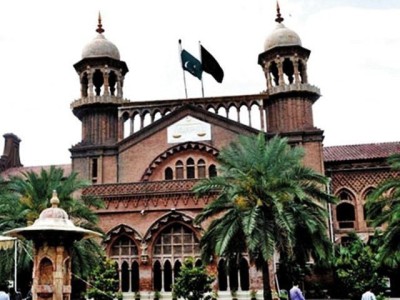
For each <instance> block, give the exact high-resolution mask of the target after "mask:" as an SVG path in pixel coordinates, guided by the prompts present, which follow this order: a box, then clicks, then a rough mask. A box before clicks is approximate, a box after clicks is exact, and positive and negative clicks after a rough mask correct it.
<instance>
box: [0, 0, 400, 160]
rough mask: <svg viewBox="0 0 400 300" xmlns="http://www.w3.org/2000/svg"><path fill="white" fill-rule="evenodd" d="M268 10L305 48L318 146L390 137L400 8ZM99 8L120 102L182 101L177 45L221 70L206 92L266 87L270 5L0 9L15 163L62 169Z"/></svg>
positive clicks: (21, 0) (5, 99)
mask: <svg viewBox="0 0 400 300" xmlns="http://www.w3.org/2000/svg"><path fill="white" fill-rule="evenodd" d="M279 3H280V7H281V13H282V16H283V17H284V19H285V20H284V22H283V23H284V24H285V26H286V27H288V28H290V29H292V30H294V31H295V32H296V33H297V34H298V35H299V36H300V38H301V40H302V44H303V47H305V48H307V49H310V50H311V55H310V58H309V61H308V69H307V70H308V77H309V83H310V84H313V85H315V86H318V87H319V88H320V89H321V94H322V96H321V98H320V99H319V100H318V101H317V102H316V103H315V104H314V125H315V126H316V127H318V128H320V129H322V130H324V135H325V140H324V146H333V145H346V144H363V143H380V142H393V141H400V132H399V130H398V129H399V125H398V116H399V107H400V105H399V102H400V92H399V88H398V87H399V86H400V57H399V53H400V30H399V28H400V1H398V0H379V1H376V0H280V1H279ZM99 12H101V16H102V23H103V28H104V29H105V32H104V35H105V37H106V38H107V39H108V40H109V41H111V42H112V43H114V44H115V45H116V46H117V47H118V49H119V51H120V54H121V60H123V61H125V62H126V63H127V65H128V68H129V72H128V73H127V74H126V76H125V82H124V97H125V98H127V99H129V100H131V101H142V100H162V99H180V98H184V97H185V90H184V83H183V71H182V68H181V65H180V58H179V47H178V40H179V39H182V45H183V48H184V49H186V50H187V51H189V52H190V53H191V54H193V55H194V56H197V57H199V41H201V44H202V45H203V46H204V47H205V48H206V49H207V50H208V51H209V52H210V53H211V54H212V55H213V56H214V57H215V58H216V59H217V60H218V62H219V63H220V65H221V67H222V68H223V70H224V73H225V77H224V80H223V82H222V83H221V84H219V83H217V82H216V81H215V80H214V79H213V78H212V77H211V76H210V75H209V74H206V73H205V74H204V75H203V84H204V92H205V96H210V97H212V96H229V95H240V94H257V93H260V92H261V91H264V90H265V89H266V82H265V77H264V74H263V72H262V69H261V67H260V66H259V65H258V64H257V58H258V55H259V54H260V53H262V52H263V51H264V49H263V45H264V41H265V39H266V38H267V36H268V35H269V34H270V33H271V32H272V31H273V30H274V28H275V27H276V23H275V21H274V19H275V16H276V1H275V0H169V1H165V0H147V1H132V0H113V1H110V0H84V1H82V0H58V1H54V0H35V1H31V0H13V1H1V2H0V66H1V67H0V68H1V69H0V89H1V94H0V95H1V96H0V134H1V135H3V134H5V133H14V134H16V135H17V136H18V137H19V138H20V139H21V144H20V155H21V162H22V164H23V165H24V166H40V165H52V164H68V163H70V162H71V160H70V152H69V150H68V149H69V148H70V147H71V146H72V145H74V144H76V143H78V142H79V141H80V139H81V124H80V122H79V120H78V119H77V118H76V117H75V116H74V115H73V114H72V111H71V109H70V103H71V102H72V101H74V100H75V99H78V98H79V97H80V84H79V78H78V74H77V73H76V71H75V70H74V68H73V64H75V63H76V62H78V61H80V60H81V52H82V49H83V48H84V46H85V45H86V44H88V43H89V42H90V41H91V40H92V39H93V38H95V37H96V35H97V33H96V32H95V29H96V27H97V17H98V13H99ZM185 77H186V83H187V90H188V96H189V98H190V97H200V96H201V84H200V81H199V80H198V79H197V78H195V77H193V76H192V75H190V74H189V73H187V72H186V75H185ZM0 147H1V148H0V151H1V149H2V148H3V147H4V140H3V139H0ZM1 153H2V152H1ZM1 153H0V155H1Z"/></svg>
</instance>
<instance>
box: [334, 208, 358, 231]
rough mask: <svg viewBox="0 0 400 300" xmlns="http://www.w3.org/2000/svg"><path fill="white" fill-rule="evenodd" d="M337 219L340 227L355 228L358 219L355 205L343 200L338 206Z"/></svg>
mask: <svg viewBox="0 0 400 300" xmlns="http://www.w3.org/2000/svg"><path fill="white" fill-rule="evenodd" d="M336 220H337V221H338V223H339V228H341V229H343V228H354V222H355V220H356V217H355V211H354V206H353V205H352V204H350V203H347V202H343V203H340V204H338V206H337V207H336Z"/></svg>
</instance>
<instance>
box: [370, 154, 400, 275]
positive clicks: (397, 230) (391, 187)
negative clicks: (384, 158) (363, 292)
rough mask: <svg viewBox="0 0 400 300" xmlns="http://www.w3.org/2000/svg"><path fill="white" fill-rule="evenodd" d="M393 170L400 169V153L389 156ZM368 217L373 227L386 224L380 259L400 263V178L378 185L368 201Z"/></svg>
mask: <svg viewBox="0 0 400 300" xmlns="http://www.w3.org/2000/svg"><path fill="white" fill-rule="evenodd" d="M388 162H389V164H390V166H391V168H392V170H393V171H397V172H398V171H400V154H393V155H392V156H390V157H389V158H388ZM366 208H367V218H368V219H369V220H370V222H371V225H372V226H373V227H379V226H382V225H385V226H386V228H385V230H384V232H383V237H382V238H383V245H382V246H381V248H380V250H379V258H380V261H381V262H382V263H383V264H384V265H386V266H389V267H392V268H397V267H398V266H399V264H400V244H399V240H400V180H399V178H398V177H397V176H396V177H392V178H389V179H387V180H385V181H383V182H382V183H381V184H379V185H378V186H377V188H376V189H375V190H374V191H373V192H372V193H371V194H370V195H369V197H368V199H367V203H366Z"/></svg>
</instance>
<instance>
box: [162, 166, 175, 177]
mask: <svg viewBox="0 0 400 300" xmlns="http://www.w3.org/2000/svg"><path fill="white" fill-rule="evenodd" d="M164 172H165V174H164V175H165V176H164V177H165V180H172V179H174V171H172V169H171V168H170V167H168V168H166V169H165V171H164Z"/></svg>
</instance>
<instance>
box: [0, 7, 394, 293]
mask: <svg viewBox="0 0 400 300" xmlns="http://www.w3.org/2000/svg"><path fill="white" fill-rule="evenodd" d="M276 21H277V27H276V29H275V30H274V31H273V32H272V33H271V35H270V36H269V37H268V38H267V40H266V42H265V47H264V50H265V51H264V52H263V53H261V54H259V57H258V63H259V65H260V66H261V70H262V72H263V73H264V74H262V73H261V72H260V76H265V78H266V91H265V92H264V93H261V94H253V95H236V96H226V97H207V98H191V99H175V100H160V101H138V102H131V101H129V100H126V99H125V98H124V97H123V87H124V77H125V76H126V75H127V73H128V66H127V65H126V63H125V62H124V61H123V60H121V58H120V55H119V51H118V48H117V47H116V46H115V45H114V44H112V43H111V42H110V41H108V40H107V39H106V38H105V37H104V35H103V29H102V26H101V23H99V26H98V29H97V32H98V35H97V37H96V38H95V39H94V40H93V41H92V42H91V43H89V44H88V45H87V46H86V47H85V48H84V50H83V53H82V59H81V60H80V61H79V62H77V63H76V64H75V65H74V67H75V69H76V71H77V73H78V75H79V84H80V90H81V96H80V98H79V99H78V100H75V101H74V102H73V103H71V109H72V111H73V113H74V115H75V116H76V117H77V118H78V119H79V120H80V121H81V122H82V139H81V141H80V142H79V143H77V144H76V145H74V146H73V147H72V148H71V149H70V151H71V159H72V162H71V166H63V167H64V168H65V169H66V171H67V172H70V171H71V170H73V171H76V172H78V173H79V174H80V176H81V177H82V178H85V179H89V180H91V182H92V183H93V185H92V186H91V187H89V188H87V189H86V190H84V191H83V193H84V194H96V195H98V196H101V197H102V198H103V199H104V200H105V203H106V208H105V209H103V210H99V211H97V213H98V214H99V216H100V226H101V227H102V229H103V230H104V232H106V237H105V239H104V246H105V249H106V252H107V255H108V256H109V257H111V258H112V259H114V260H116V261H117V262H118V265H119V270H120V279H121V280H120V285H121V290H122V291H123V292H126V293H133V292H136V291H140V292H141V293H145V292H146V291H154V290H159V291H163V292H170V290H171V288H170V286H171V283H173V281H174V276H175V274H176V273H177V272H178V271H179V268H180V266H181V264H182V261H183V260H184V259H185V257H189V256H194V257H196V258H199V257H200V253H199V247H198V243H199V239H200V237H201V235H202V230H203V229H205V228H206V226H207V224H203V225H202V226H201V227H199V226H195V225H194V224H193V219H194V217H195V216H196V214H197V213H198V212H199V211H200V210H201V209H202V208H203V207H204V206H205V205H206V204H207V203H209V202H210V201H212V198H213V195H209V196H208V197H203V198H200V199H198V198H196V197H194V195H193V193H192V192H191V189H192V187H193V186H194V185H195V184H196V182H197V181H198V180H200V179H201V178H205V177H211V176H215V175H216V174H217V172H218V168H217V167H218V164H217V160H216V158H217V156H218V153H219V151H220V149H222V148H223V147H225V146H226V145H228V144H229V143H230V142H231V141H233V140H235V139H236V138H237V136H238V135H250V134H257V133H259V132H260V131H263V132H265V133H266V135H267V136H273V135H276V134H279V135H281V136H285V137H287V138H288V139H289V142H290V143H291V144H293V145H298V146H301V147H304V149H305V152H306V156H305V160H304V164H305V165H307V166H310V167H312V168H314V169H315V170H316V171H319V172H321V173H324V172H325V174H326V175H327V176H329V177H331V179H332V181H331V187H330V188H331V191H332V192H333V193H334V194H335V195H338V197H339V198H340V199H341V201H340V203H339V204H338V205H337V206H335V207H331V208H329V209H331V221H332V222H331V228H330V229H331V230H330V234H331V237H332V239H333V240H334V241H335V242H336V243H340V242H341V239H342V238H344V237H345V235H346V232H348V231H349V230H356V231H357V232H359V233H360V234H361V235H362V236H363V237H365V238H367V236H368V235H369V234H370V233H372V228H369V227H368V226H367V224H366V222H365V217H364V210H363V205H364V202H365V197H366V196H367V195H368V193H369V192H370V191H371V189H373V188H374V187H375V186H376V185H377V184H378V183H379V182H381V181H382V180H384V179H386V178H388V177H389V176H393V175H395V174H394V173H393V172H391V171H390V169H389V167H388V165H387V164H386V158H387V157H388V155H390V154H392V153H395V152H400V143H383V144H370V145H356V146H336V147H326V148H324V147H323V139H324V136H323V130H321V129H319V128H317V127H316V126H315V125H314V122H313V110H312V107H313V104H314V103H315V101H317V100H318V98H319V97H320V91H319V89H318V88H317V87H315V86H313V85H312V83H310V82H308V76H307V74H308V72H309V71H310V72H312V70H308V69H307V61H308V59H309V56H310V50H308V49H306V48H304V47H303V46H302V43H301V39H300V37H299V36H298V35H297V34H296V33H295V32H294V31H292V30H290V29H288V28H286V27H285V26H284V25H283V23H282V21H283V19H282V18H281V17H280V14H279V11H278V17H277V19H276ZM5 138H6V143H5V149H4V155H3V156H2V157H1V158H0V171H2V175H3V176H5V177H7V176H8V175H10V174H15V173H16V172H20V170H21V169H24V170H26V168H23V167H22V165H21V163H20V161H19V152H18V147H19V139H18V138H17V137H16V136H14V135H12V134H7V135H5ZM223 265H224V261H223V259H222V258H221V259H220V260H219V261H217V262H216V264H215V266H214V267H215V268H214V271H215V272H216V274H217V277H218V280H217V282H218V289H219V291H220V293H224V291H226V293H229V291H231V290H238V291H239V292H240V293H242V294H246V295H249V291H250V290H260V289H261V277H260V276H261V275H260V273H258V272H257V271H256V270H255V269H254V268H253V267H252V266H250V264H249V262H248V261H247V259H246V258H243V259H242V260H241V261H240V262H238V266H237V269H235V270H232V271H230V272H227V271H225V269H224V268H223ZM126 295H127V296H128V295H129V294H126Z"/></svg>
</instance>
